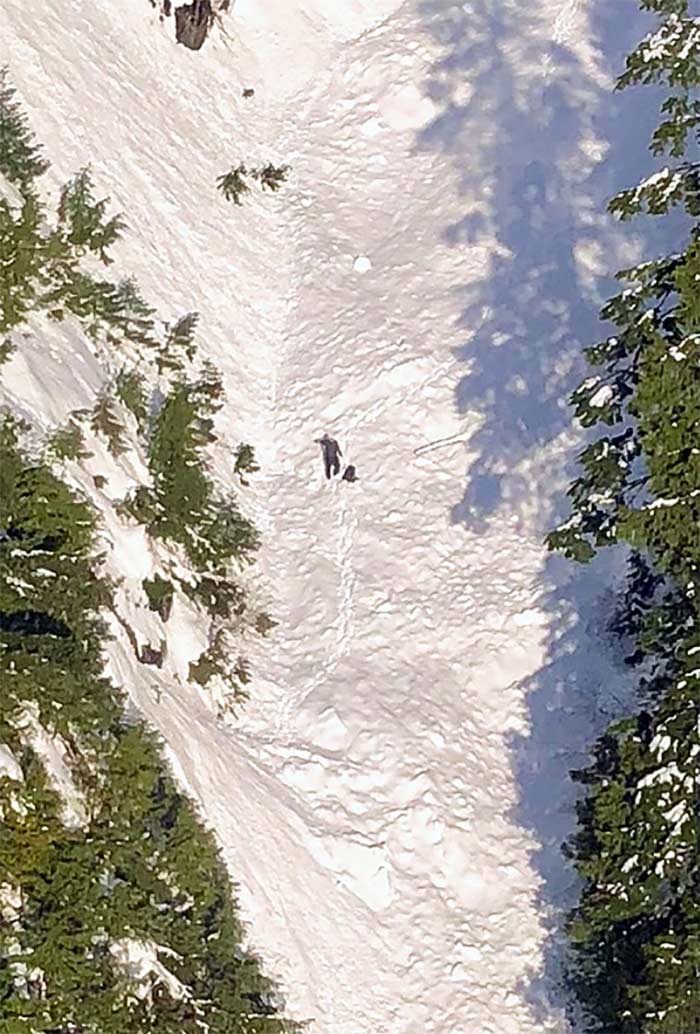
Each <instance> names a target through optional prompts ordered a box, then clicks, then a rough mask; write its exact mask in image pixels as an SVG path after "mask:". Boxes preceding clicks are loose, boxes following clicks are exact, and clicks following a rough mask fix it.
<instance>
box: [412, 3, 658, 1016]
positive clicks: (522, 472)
mask: <svg viewBox="0 0 700 1034" xmlns="http://www.w3.org/2000/svg"><path fill="white" fill-rule="evenodd" d="M561 6H562V7H563V6H564V5H561ZM419 10H420V12H421V16H422V18H423V21H424V24H425V26H426V28H427V31H429V32H430V34H431V35H432V37H433V38H434V39H435V40H436V41H437V42H438V43H439V44H440V47H441V50H442V53H441V56H440V58H439V59H438V61H437V62H436V63H435V64H434V66H433V67H432V69H431V73H430V78H429V81H428V84H427V87H426V91H427V93H428V95H429V96H431V98H432V99H433V100H434V101H435V103H436V105H437V106H438V107H439V108H440V109H441V114H440V115H439V116H438V117H436V118H435V119H434V121H433V122H432V123H431V124H430V125H428V126H427V127H426V128H425V129H424V130H422V131H421V133H420V134H419V136H418V139H417V141H416V149H417V150H420V151H438V152H440V153H441V154H443V155H445V154H446V155H451V156H453V160H454V163H455V167H456V168H457V170H458V173H459V178H460V188H461V193H462V194H463V196H464V199H465V203H464V214H463V216H462V217H461V218H460V219H459V220H458V221H457V222H455V223H454V224H453V225H450V226H447V227H445V228H444V230H443V234H444V241H445V244H446V246H448V247H454V248H459V249H462V250H463V251H464V254H465V262H468V263H469V264H470V265H471V267H472V269H473V265H474V261H475V260H476V261H477V262H478V261H479V258H480V256H482V257H483V268H481V269H479V272H478V275H477V277H476V279H475V278H474V276H473V273H472V274H471V275H470V277H469V282H467V283H465V284H463V285H456V288H455V289H456V290H459V291H460V293H461V295H462V297H463V305H462V314H461V318H460V324H459V326H460V331H461V332H463V344H462V345H461V346H460V348H459V350H458V352H457V354H458V357H459V359H460V360H462V361H463V362H464V373H463V375H462V376H461V378H460V380H459V383H458V385H457V389H456V398H455V404H456V407H457V409H458V411H459V412H460V413H462V414H466V413H477V414H479V415H480V417H481V421H482V422H481V424H480V426H479V428H478V430H477V431H476V433H475V434H474V435H472V436H471V437H470V441H469V446H470V454H472V455H473V459H472V460H471V464H470V466H469V468H468V470H467V471H466V486H465V488H464V492H463V494H462V496H461V498H460V499H459V500H458V501H457V502H456V503H455V506H454V507H453V510H452V519H453V521H455V522H459V523H464V524H465V525H466V526H468V527H469V528H470V529H471V530H472V531H478V530H479V529H480V528H483V527H484V526H485V525H486V524H487V523H488V521H489V520H490V519H491V518H492V517H493V516H494V515H495V514H496V513H497V511H499V510H500V509H502V508H503V509H507V511H508V512H509V513H513V512H515V513H518V512H519V511H520V510H521V509H525V508H527V510H528V511H529V512H530V513H532V512H533V510H534V512H535V513H536V517H537V521H536V523H537V524H538V526H539V527H540V528H541V531H542V534H543V535H544V533H545V531H546V530H547V529H548V528H550V527H552V526H553V525H554V524H555V523H556V521H557V519H558V518H560V517H561V516H562V514H564V513H565V512H566V501H565V499H562V498H561V496H557V495H554V497H553V493H552V491H551V490H550V491H547V493H546V497H545V498H542V499H534V498H533V484H535V483H536V481H537V480H539V482H540V483H541V481H542V475H541V474H540V473H536V474H535V476H534V477H532V478H530V477H528V474H527V468H528V461H530V460H532V461H533V462H534V461H535V460H536V459H537V457H538V456H541V455H542V450H543V449H544V448H545V447H546V446H547V445H549V444H550V443H553V442H554V441H555V440H556V439H557V438H558V436H559V435H561V434H562V432H565V431H566V430H567V429H568V428H570V427H571V424H572V412H571V409H570V408H569V405H568V401H567V400H568V396H569V394H570V392H571V390H572V389H573V387H574V386H575V385H576V384H577V383H578V381H579V380H580V379H581V376H582V373H583V371H584V369H585V366H584V360H583V357H582V349H583V348H584V347H585V346H586V345H587V344H593V343H594V342H596V341H597V340H599V339H600V338H601V337H602V336H604V333H605V330H604V329H603V328H602V326H601V324H600V323H599V320H598V312H599V309H600V306H601V303H602V301H603V300H604V299H605V298H606V297H607V296H608V295H609V294H610V293H612V291H613V289H614V281H613V280H612V278H611V277H610V273H612V272H614V270H615V269H617V268H618V267H619V266H620V265H623V264H625V262H627V261H628V256H621V255H620V252H619V247H618V244H617V242H619V241H620V240H623V239H627V240H628V241H629V240H630V239H631V238H632V237H633V236H636V235H638V233H639V230H640V227H638V226H633V228H632V230H631V232H630V231H625V232H623V233H622V234H620V233H619V231H617V230H616V229H615V226H614V224H613V222H612V220H611V219H609V218H607V217H606V216H605V215H604V210H605V204H606V201H607V199H608V198H609V197H610V196H611V195H612V194H614V193H615V192H616V191H617V190H619V189H620V188H622V187H623V186H628V185H630V184H632V183H634V182H636V180H637V179H639V178H640V177H641V176H642V175H644V174H645V172H646V171H647V170H648V169H649V168H650V166H651V159H650V157H649V154H648V150H647V145H648V140H649V137H650V135H651V132H652V129H653V126H654V125H655V122H656V112H657V108H658V106H655V104H654V98H653V96H650V92H649V88H647V89H646V90H645V91H625V92H623V93H620V94H612V93H611V83H612V77H613V76H614V75H616V74H617V73H618V72H619V71H621V70H622V67H623V63H624V56H625V54H626V53H628V52H629V51H630V50H631V49H632V47H633V46H634V45H635V43H636V42H637V40H638V39H639V38H640V37H641V36H642V35H643V33H644V32H645V31H647V30H648V28H649V26H650V25H651V24H652V23H651V21H650V19H647V18H643V17H642V16H640V15H639V12H638V8H637V0H615V2H614V3H611V2H610V0H591V3H590V4H589V5H588V11H589V14H590V17H591V20H592V29H593V43H594V46H595V48H596V49H597V51H598V59H597V62H596V65H597V68H598V72H595V71H593V72H591V71H590V69H588V68H584V67H583V66H582V65H581V63H580V62H579V59H578V58H577V56H576V55H575V54H574V53H572V52H571V51H570V50H568V49H567V48H566V47H564V46H561V45H557V44H553V45H551V46H547V49H546V50H543V49H542V47H543V45H542V44H541V43H540V42H537V41H538V39H541V38H542V37H543V36H544V35H545V32H544V30H543V29H542V26H541V25H540V26H539V27H538V26H536V25H535V23H534V18H535V15H533V14H532V12H530V11H529V10H528V5H527V4H522V3H516V2H512V0H467V2H466V3H464V4H459V3H454V4H450V3H446V2H445V0H422V2H420V3H419ZM533 30H534V31H533ZM533 41H535V42H533ZM601 71H603V72H605V73H606V74H607V76H608V77H609V78H608V81H607V82H606V81H605V76H604V75H602V74H600V73H601ZM586 139H588V140H589V141H590V147H591V148H595V147H596V140H597V141H598V142H600V141H602V143H603V145H605V146H606V147H607V150H606V151H605V152H604V153H605V157H604V159H603V160H602V161H597V160H587V159H586V156H585V149H584V148H582V146H581V145H582V141H583V140H586ZM465 156H466V158H465ZM651 223H652V225H645V226H643V227H641V229H642V231H643V233H644V237H645V240H644V251H645V252H646V253H649V254H651V253H653V252H654V251H656V250H658V248H659V247H661V246H662V241H661V239H660V237H659V238H658V239H656V240H655V239H654V234H657V235H658V234H659V232H660V231H659V228H658V227H655V226H654V225H653V221H651ZM663 232H666V231H663ZM494 238H495V239H496V240H497V241H498V244H499V249H498V252H497V257H495V258H494V257H493V249H492V248H490V247H489V248H488V249H487V248H483V250H482V251H481V252H480V250H479V249H480V244H481V242H482V241H484V242H485V241H486V240H489V241H491V240H493V239H494ZM633 261H634V256H631V257H630V264H632V262H633ZM465 280H466V278H465ZM572 460H573V457H572ZM572 469H573V464H572ZM558 473H560V472H558ZM613 563H615V564H617V563H618V561H616V560H615V559H614V558H613V556H612V555H610V554H607V555H604V556H603V557H602V558H601V559H600V560H599V561H597V562H596V563H595V564H594V565H591V566H590V567H588V568H579V567H574V565H572V564H569V563H567V562H565V561H563V560H562V559H561V558H558V557H550V558H549V559H548V561H547V563H546V565H545V570H544V571H543V578H542V597H541V599H540V600H539V604H540V606H541V607H542V608H543V609H544V610H545V611H546V613H547V614H548V615H549V616H550V625H549V630H548V642H547V657H546V660H545V662H544V664H543V666H542V667H541V669H540V670H539V671H538V672H536V673H535V674H534V675H533V676H532V677H531V678H530V679H529V680H528V683H527V685H526V686H525V687H524V688H525V690H526V693H527V701H528V719H529V731H528V735H526V736H516V737H513V738H512V741H511V747H512V759H513V772H514V777H515V780H516V785H517V788H518V793H519V801H518V805H517V807H516V812H515V815H514V818H515V820H516V821H517V822H518V823H519V824H520V825H521V826H522V827H523V828H525V829H526V830H527V831H528V832H529V834H530V835H531V837H532V840H533V842H534V845H535V846H534V847H533V854H532V866H533V869H534V870H535V872H536V874H537V877H538V879H539V882H540V892H539V893H540V912H541V915H542V917H543V922H544V923H545V925H546V928H547V931H548V941H547V945H546V948H545V955H544V959H543V964H542V966H541V968H540V971H539V972H537V973H533V974H532V978H531V980H530V982H529V985H528V987H527V988H523V989H521V990H522V992H523V993H524V994H525V996H526V1000H527V1001H528V1003H529V1005H530V1007H531V1010H532V1015H533V1019H534V1020H536V1021H539V1022H542V1023H544V1022H545V1021H546V1020H547V1019H550V1020H551V1018H552V1015H553V1013H554V1012H555V1011H556V1009H557V1008H559V1007H564V1008H565V1007H566V1004H567V1003H566V993H565V991H564V988H563V984H562V947H563V941H564V938H563V932H562V928H563V916H564V912H565V910H566V909H568V908H569V907H570V905H571V904H572V902H573V899H574V896H575V881H574V874H573V871H572V869H571V868H570V867H569V866H568V864H567V863H566V861H565V859H564V856H563V855H562V852H561V845H562V841H564V840H565V839H566V837H567V836H568V835H569V834H570V833H571V832H572V830H573V826H574V800H575V790H574V786H573V784H572V782H571V780H570V779H569V771H570V769H571V768H575V767H580V766H581V765H582V764H584V763H585V761H586V757H587V754H586V751H587V748H589V747H590V745H591V743H592V741H593V738H594V736H595V735H596V734H597V732H598V731H600V730H601V729H602V727H603V726H604V725H605V724H606V722H607V721H608V720H609V719H610V717H611V714H610V701H611V699H612V697H611V695H610V688H611V687H612V693H613V695H614V696H615V697H618V694H624V693H625V692H626V689H625V687H626V685H627V678H626V673H625V672H624V671H622V670H618V668H617V666H616V664H615V663H614V658H613V656H612V648H611V649H610V650H606V648H605V645H604V637H605V624H606V612H608V611H609V606H610V601H609V599H608V598H606V589H605V586H606V583H607V584H608V585H609V584H610V579H611V576H612V571H611V565H612V564H613ZM609 595H610V594H609V591H608V597H609ZM601 637H602V638H603V641H601ZM618 699H619V697H618Z"/></svg>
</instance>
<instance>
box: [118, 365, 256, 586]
mask: <svg viewBox="0 0 700 1034" xmlns="http://www.w3.org/2000/svg"><path fill="white" fill-rule="evenodd" d="M220 397H221V383H220V380H219V378H218V376H214V375H213V371H212V369H211V368H208V367H205V370H204V373H203V375H202V377H201V378H200V379H199V380H197V381H195V382H193V383H186V382H184V381H177V382H175V383H174V384H173V386H172V387H171V390H170V392H169V394H168V396H167V398H166V399H165V401H164V403H163V406H162V407H161V410H160V412H159V413H158V415H157V417H156V418H155V421H154V425H153V433H152V435H151V441H150V447H149V465H150V468H151V475H152V477H153V489H152V490H150V491H149V490H147V489H140V490H138V491H137V492H136V493H135V494H134V496H133V497H132V498H131V499H130V500H128V501H127V505H128V507H129V509H130V511H131V512H132V514H134V516H137V514H138V516H137V519H142V520H144V521H145V523H147V524H148V527H149V531H150V532H151V534H153V535H155V536H156V537H157V538H164V539H168V540H170V541H172V542H177V543H179V544H180V545H181V546H182V547H183V548H184V550H185V552H186V554H187V556H188V558H189V560H190V562H191V563H192V564H193V565H194V567H195V569H196V570H198V571H199V572H200V573H201V574H209V575H210V576H211V575H214V576H220V575H221V574H222V573H223V571H224V569H225V567H226V565H227V564H228V563H229V562H230V561H231V560H233V559H236V560H238V561H244V560H248V559H250V558H252V554H253V553H254V552H255V550H256V549H257V548H258V535H257V532H256V531H255V528H254V527H253V525H252V524H251V523H250V521H248V520H247V519H246V518H244V517H243V516H242V515H241V514H240V513H239V511H238V508H237V506H236V502H235V500H234V499H233V497H232V496H229V497H227V498H226V497H222V496H221V495H219V494H218V493H217V492H216V490H215V488H214V484H213V482H212V480H211V477H210V475H209V473H208V471H207V469H206V460H205V456H204V453H203V449H204V447H205V446H206V445H207V444H209V443H210V442H211V441H212V440H213V438H214V436H213V432H212V428H213V414H214V412H215V411H216V409H217V408H218V406H219V405H220Z"/></svg>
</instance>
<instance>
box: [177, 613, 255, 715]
mask: <svg viewBox="0 0 700 1034" xmlns="http://www.w3.org/2000/svg"><path fill="white" fill-rule="evenodd" d="M189 675H190V679H191V680H192V681H193V682H196V683H198V685H200V686H208V685H209V683H210V682H211V681H212V680H213V679H215V678H218V679H221V681H222V682H223V683H224V685H225V686H226V689H227V697H226V700H227V709H228V708H232V707H235V706H236V705H237V704H240V703H241V702H242V701H243V700H245V699H246V698H247V696H248V694H247V692H246V689H245V687H246V685H247V684H248V683H249V682H250V669H249V667H248V663H247V661H246V660H245V658H243V657H240V656H238V657H236V655H235V654H233V653H232V645H231V644H230V643H229V642H228V639H227V636H226V633H225V632H224V630H223V629H219V630H218V631H217V632H216V633H215V635H214V638H213V641H212V643H211V645H210V646H209V647H208V648H207V649H206V650H205V651H204V653H203V654H201V655H200V657H199V658H198V659H197V660H196V661H195V662H193V663H192V664H190V672H189Z"/></svg>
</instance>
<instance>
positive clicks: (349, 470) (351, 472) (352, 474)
mask: <svg viewBox="0 0 700 1034" xmlns="http://www.w3.org/2000/svg"><path fill="white" fill-rule="evenodd" d="M340 480H341V481H351V482H352V481H357V471H356V470H355V467H354V465H353V464H352V463H348V465H347V467H346V468H345V470H344V471H343V476H342V478H341V479H340Z"/></svg>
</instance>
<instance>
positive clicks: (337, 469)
mask: <svg viewBox="0 0 700 1034" xmlns="http://www.w3.org/2000/svg"><path fill="white" fill-rule="evenodd" d="M333 473H334V474H339V473H340V460H339V459H338V455H337V453H336V455H335V456H334V457H333Z"/></svg>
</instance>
